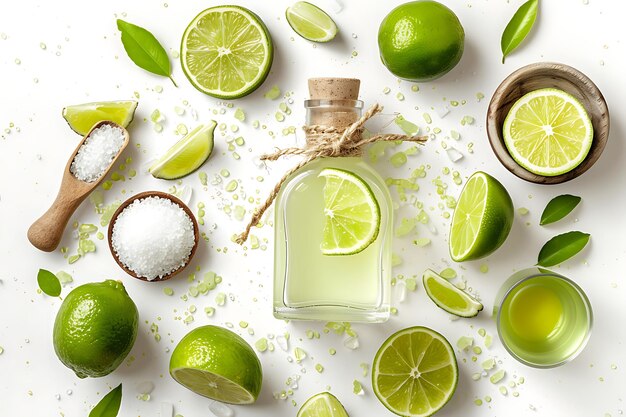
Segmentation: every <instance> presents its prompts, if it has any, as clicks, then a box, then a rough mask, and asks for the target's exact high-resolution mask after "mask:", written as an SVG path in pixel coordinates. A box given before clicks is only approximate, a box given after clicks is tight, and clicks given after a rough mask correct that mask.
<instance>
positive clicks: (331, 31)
mask: <svg viewBox="0 0 626 417" xmlns="http://www.w3.org/2000/svg"><path fill="white" fill-rule="evenodd" d="M285 16H286V17H287V22H289V26H291V28H292V29H293V30H294V32H296V33H297V34H298V35H300V36H302V37H303V38H304V39H306V40H308V41H313V42H329V41H331V40H333V39H335V36H337V25H336V24H335V22H334V21H333V19H331V18H330V16H328V14H326V12H325V11H324V10H322V9H320V8H319V7H317V6H315V5H313V4H311V3H308V2H306V1H299V2H297V3H295V4H294V5H293V6H291V7H289V8H287V11H286V12H285Z"/></svg>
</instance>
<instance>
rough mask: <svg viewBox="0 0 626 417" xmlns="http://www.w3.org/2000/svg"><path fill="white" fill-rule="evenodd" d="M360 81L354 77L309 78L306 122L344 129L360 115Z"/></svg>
mask: <svg viewBox="0 0 626 417" xmlns="http://www.w3.org/2000/svg"><path fill="white" fill-rule="evenodd" d="M360 85H361V81H360V80H358V79H356V78H311V79H309V94H310V95H311V100H308V101H307V102H306V103H305V106H306V107H307V110H308V111H307V124H308V125H320V126H332V127H335V128H337V129H345V128H346V127H348V126H350V125H351V124H352V123H354V122H356V121H357V120H358V119H359V117H361V107H362V105H363V103H362V102H360V101H358V98H359V87H360Z"/></svg>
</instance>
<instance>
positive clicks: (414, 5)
mask: <svg viewBox="0 0 626 417" xmlns="http://www.w3.org/2000/svg"><path fill="white" fill-rule="evenodd" d="M464 42H465V31H464V30H463V26H462V25H461V22H460V21H459V18H458V17H457V16H456V15H455V14H454V12H453V11H452V10H450V9H449V8H447V7H446V6H444V5H443V4H441V3H438V2H436V1H431V0H421V1H412V2H409V3H404V4H402V5H400V6H398V7H396V8H395V9H393V10H392V11H391V12H390V13H389V14H388V15H387V16H386V17H385V18H384V19H383V21H382V23H381V24H380V28H379V29H378V48H379V50H380V58H381V60H382V61H383V64H385V66H386V67H387V69H388V70H389V71H391V72H392V73H393V74H394V75H396V76H398V77H400V78H404V79H407V80H411V81H430V80H434V79H435V78H439V77H441V76H442V75H444V74H446V73H447V72H448V71H450V70H451V69H452V68H454V67H455V66H456V64H458V63H459V61H460V60H461V56H462V55H463V48H464Z"/></svg>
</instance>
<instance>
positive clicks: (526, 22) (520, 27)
mask: <svg viewBox="0 0 626 417" xmlns="http://www.w3.org/2000/svg"><path fill="white" fill-rule="evenodd" d="M538 7H539V0H528V1H527V2H526V3H524V4H522V6H521V7H520V8H519V9H517V11H516V12H515V14H514V15H513V18H512V19H511V21H510V22H509V24H508V25H506V28H505V29H504V32H503V33H502V40H501V41H500V46H501V47H502V63H503V64H504V58H506V57H507V55H509V54H510V53H511V52H513V50H514V49H515V48H517V47H518V46H519V44H520V43H522V41H523V40H524V38H526V35H528V33H529V32H530V30H531V29H532V27H533V25H534V24H535V19H537V9H538Z"/></svg>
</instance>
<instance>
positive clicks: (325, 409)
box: [296, 392, 349, 417]
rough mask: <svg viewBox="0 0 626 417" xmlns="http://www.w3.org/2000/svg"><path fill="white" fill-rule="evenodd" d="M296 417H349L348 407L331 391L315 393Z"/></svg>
mask: <svg viewBox="0 0 626 417" xmlns="http://www.w3.org/2000/svg"><path fill="white" fill-rule="evenodd" d="M296 417H349V416H348V413H347V412H346V409H345V408H343V405H342V404H341V403H340V402H339V400H338V399H337V398H336V397H335V396H334V395H333V394H331V393H330V392H322V393H319V394H315V395H314V396H312V397H311V398H309V399H308V400H306V402H305V403H304V404H302V407H300V411H298V415H297V416H296Z"/></svg>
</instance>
